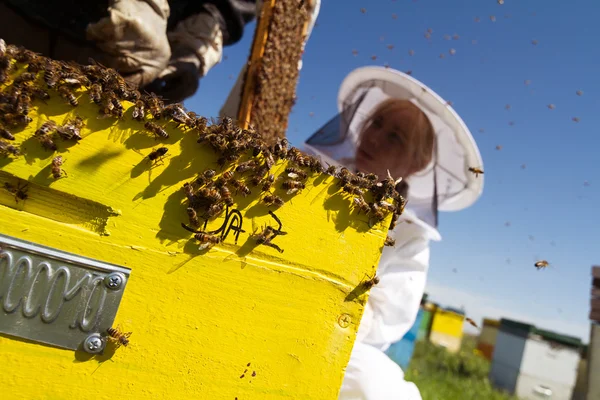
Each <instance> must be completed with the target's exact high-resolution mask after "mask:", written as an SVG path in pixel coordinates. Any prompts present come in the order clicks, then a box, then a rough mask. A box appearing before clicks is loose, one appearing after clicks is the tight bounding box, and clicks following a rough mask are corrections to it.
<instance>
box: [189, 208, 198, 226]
mask: <svg viewBox="0 0 600 400" xmlns="http://www.w3.org/2000/svg"><path fill="white" fill-rule="evenodd" d="M187 215H188V218H189V220H190V225H192V226H195V227H198V226H200V220H199V219H198V214H196V210H194V209H193V208H192V207H188V208H187Z"/></svg>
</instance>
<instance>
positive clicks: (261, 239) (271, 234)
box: [253, 226, 283, 253]
mask: <svg viewBox="0 0 600 400" xmlns="http://www.w3.org/2000/svg"><path fill="white" fill-rule="evenodd" d="M278 234H280V231H276V230H275V229H274V228H273V227H272V226H267V227H266V228H265V229H263V230H262V232H260V233H259V234H256V233H254V234H253V237H254V240H256V243H258V244H259V245H263V246H269V247H272V248H274V249H275V250H277V251H278V252H280V253H283V249H282V248H281V247H279V246H277V245H276V244H274V243H271V241H272V240H273V239H274V238H275V237H276V236H277V235H278Z"/></svg>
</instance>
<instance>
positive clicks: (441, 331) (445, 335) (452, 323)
mask: <svg viewBox="0 0 600 400" xmlns="http://www.w3.org/2000/svg"><path fill="white" fill-rule="evenodd" d="M464 318H465V316H464V315H462V314H458V313H455V312H453V311H450V310H442V309H438V310H437V311H436V312H435V315H434V316H433V323H432V325H431V333H430V335H429V340H430V341H431V343H434V344H437V345H439V346H444V347H445V348H446V349H447V350H448V351H449V352H451V353H456V352H457V351H459V350H460V346H461V343H462V336H463V321H464Z"/></svg>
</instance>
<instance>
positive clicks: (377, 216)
mask: <svg viewBox="0 0 600 400" xmlns="http://www.w3.org/2000/svg"><path fill="white" fill-rule="evenodd" d="M370 206H371V213H370V215H371V217H370V218H369V226H370V227H371V228H372V227H373V226H374V225H375V224H376V223H378V222H381V221H383V220H384V219H385V214H384V213H383V210H382V209H381V208H380V207H379V206H378V205H377V204H376V203H370Z"/></svg>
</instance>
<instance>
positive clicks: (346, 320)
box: [338, 314, 352, 328]
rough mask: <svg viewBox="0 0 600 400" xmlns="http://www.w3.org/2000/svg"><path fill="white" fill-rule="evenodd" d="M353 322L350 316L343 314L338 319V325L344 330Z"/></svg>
mask: <svg viewBox="0 0 600 400" xmlns="http://www.w3.org/2000/svg"><path fill="white" fill-rule="evenodd" d="M350 322H352V317H351V316H350V315H348V314H342V315H340V316H339V317H338V325H339V326H340V327H342V328H347V327H348V326H349V325H350Z"/></svg>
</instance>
